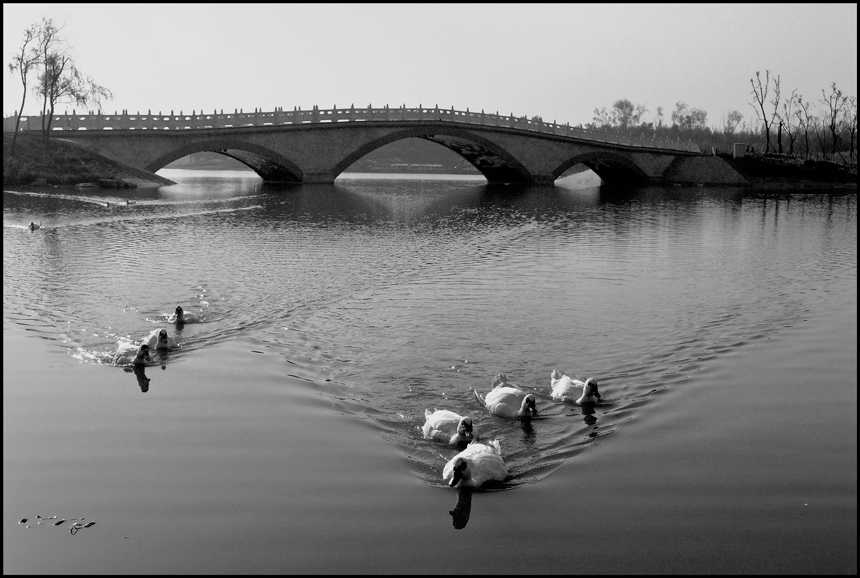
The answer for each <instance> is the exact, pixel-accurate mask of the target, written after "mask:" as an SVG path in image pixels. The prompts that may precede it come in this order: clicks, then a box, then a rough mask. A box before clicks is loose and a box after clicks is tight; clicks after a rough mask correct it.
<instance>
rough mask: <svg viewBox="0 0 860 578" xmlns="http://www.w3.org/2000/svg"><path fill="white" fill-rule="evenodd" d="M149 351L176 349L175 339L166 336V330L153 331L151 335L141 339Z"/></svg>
mask: <svg viewBox="0 0 860 578" xmlns="http://www.w3.org/2000/svg"><path fill="white" fill-rule="evenodd" d="M143 342H144V343H145V344H146V345H148V346H149V348H150V349H172V348H174V347H176V339H174V338H173V337H169V336H168V335H167V329H164V328H162V329H153V330H152V333H150V334H149V335H147V336H146V337H144V338H143Z"/></svg>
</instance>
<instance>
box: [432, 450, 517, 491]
mask: <svg viewBox="0 0 860 578" xmlns="http://www.w3.org/2000/svg"><path fill="white" fill-rule="evenodd" d="M507 477H508V466H506V465H505V461H504V460H503V459H502V448H501V446H500V445H499V441H498V440H493V441H491V442H487V443H481V442H478V441H473V442H472V443H470V444H469V445H468V446H466V449H464V450H463V451H462V452H460V453H459V454H457V455H456V456H454V457H453V458H451V460H450V461H449V462H448V463H447V464H445V469H444V470H442V480H443V481H444V482H446V483H447V484H448V485H449V486H450V487H452V488H453V487H454V486H456V485H458V484H459V485H460V486H469V487H472V488H477V487H479V486H481V485H483V484H484V483H485V482H489V481H491V480H492V481H496V482H503V481H504V480H505V478H507Z"/></svg>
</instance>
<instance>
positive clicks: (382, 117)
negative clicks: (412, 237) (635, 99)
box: [3, 105, 700, 153]
mask: <svg viewBox="0 0 860 578" xmlns="http://www.w3.org/2000/svg"><path fill="white" fill-rule="evenodd" d="M15 120H16V117H15V116H11V117H7V118H4V119H3V130H4V132H14V130H15ZM380 121H407V122H409V121H443V122H452V123H462V124H472V125H483V126H492V127H501V128H513V129H517V130H524V131H530V132H539V133H544V134H554V135H558V136H563V137H570V138H577V139H583V140H589V141H594V142H602V143H607V144H617V145H623V146H629V147H642V148H653V149H667V150H673V151H685V152H694V153H699V152H700V150H699V147H698V145H696V144H695V143H693V142H690V141H688V142H682V141H669V140H665V139H658V138H654V137H652V138H646V137H635V136H632V135H630V136H625V135H618V134H609V133H605V132H601V131H598V130H594V129H584V128H582V127H575V126H570V125H569V124H557V123H556V122H555V121H553V122H551V123H549V122H544V121H543V120H532V119H529V118H528V117H515V116H513V115H510V116H504V115H499V114H498V113H495V114H493V113H485V112H484V111H481V112H474V111H470V110H469V109H466V110H465V111H460V110H455V109H454V108H453V107H452V108H450V109H444V108H439V107H438V106H435V107H433V108H429V107H422V106H419V107H406V106H405V105H403V106H400V107H398V108H390V107H389V106H388V105H386V106H384V107H381V108H374V107H372V106H367V107H360V108H355V106H350V107H349V108H337V107H333V108H331V109H320V108H318V107H317V106H314V107H313V108H312V109H311V110H301V109H300V108H295V109H293V110H292V111H284V110H281V109H277V110H275V111H271V112H263V111H255V112H247V113H246V112H240V111H234V112H233V113H224V112H223V111H222V112H221V113H218V112H213V113H212V114H207V113H204V112H203V111H201V112H200V113H199V114H198V113H197V112H196V111H194V112H192V113H191V114H184V113H183V112H182V111H180V113H179V114H174V113H173V111H171V112H170V114H162V113H161V112H159V113H158V114H152V113H151V111H150V112H147V114H140V113H138V114H128V113H127V112H126V111H123V113H122V114H116V113H114V114H102V113H101V112H97V113H96V114H93V113H92V112H90V114H86V115H84V114H77V113H75V112H74V111H73V113H72V114H71V115H70V114H55V115H54V116H53V121H52V127H51V128H52V130H56V131H67V130H68V131H76V130H206V129H215V128H238V127H263V126H284V125H303V124H309V123H310V124H315V123H339V122H380ZM41 129H42V117H41V116H22V117H21V124H20V127H19V130H20V131H37V130H41Z"/></svg>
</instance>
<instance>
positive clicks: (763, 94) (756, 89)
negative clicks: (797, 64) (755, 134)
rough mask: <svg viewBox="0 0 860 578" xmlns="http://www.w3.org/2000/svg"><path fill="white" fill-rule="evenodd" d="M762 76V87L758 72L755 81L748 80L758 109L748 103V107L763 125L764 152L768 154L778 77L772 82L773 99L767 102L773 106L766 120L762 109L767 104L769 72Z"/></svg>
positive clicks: (777, 94)
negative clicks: (751, 108) (750, 107)
mask: <svg viewBox="0 0 860 578" xmlns="http://www.w3.org/2000/svg"><path fill="white" fill-rule="evenodd" d="M764 74H765V76H764V78H765V80H764V86H762V83H761V74H760V73H759V71H756V73H755V81H753V79H752V78H750V85H752V95H753V98H754V99H755V103H756V104H757V105H758V107H759V108H758V109H757V108H756V107H755V105H753V104H752V103H750V105H751V106H752V107H753V110H755V112H756V115H757V116H758V117H759V119H760V120H761V121H762V122H763V123H764V134H765V139H766V145H765V152H770V150H771V146H770V129H771V126H772V125H773V121H774V119H775V118H776V116H777V107H778V106H779V76H778V75H777V77H776V79H775V81H774V92H775V97H774V99H773V100H771V101H769V102H770V104H773V112H772V113H771V114H770V118H768V114H767V112H766V111H765V108H764V107H765V104H766V103H768V101H767V92H768V89H769V87H770V70H765V71H764ZM759 109H761V113H759Z"/></svg>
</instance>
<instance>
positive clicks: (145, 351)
mask: <svg viewBox="0 0 860 578" xmlns="http://www.w3.org/2000/svg"><path fill="white" fill-rule="evenodd" d="M126 359H127V358H126ZM144 359H145V360H146V361H152V358H151V357H150V356H149V345H147V344H146V343H144V344H143V345H141V346H140V349H138V350H137V355H136V356H135V358H134V362H135V363H143V360H144Z"/></svg>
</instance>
